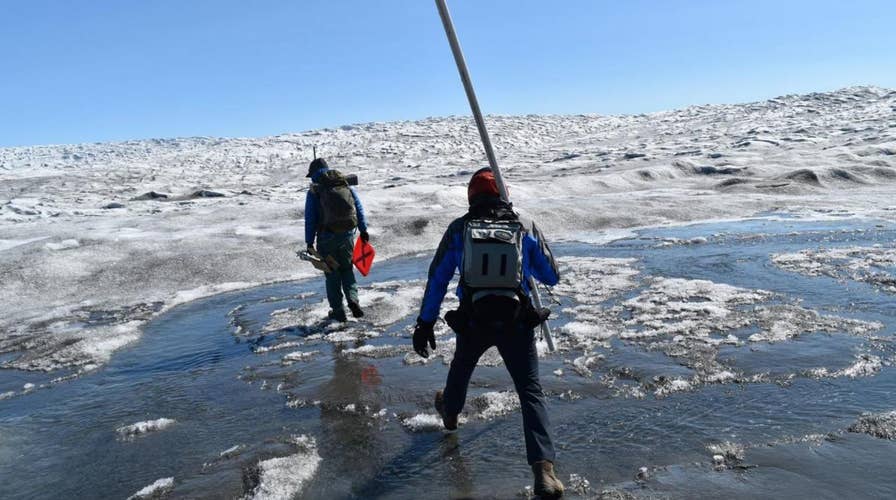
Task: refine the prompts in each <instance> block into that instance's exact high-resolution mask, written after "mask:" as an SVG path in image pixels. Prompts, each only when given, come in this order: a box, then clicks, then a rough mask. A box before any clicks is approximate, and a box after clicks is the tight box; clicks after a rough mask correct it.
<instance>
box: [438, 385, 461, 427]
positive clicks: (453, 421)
mask: <svg viewBox="0 0 896 500" xmlns="http://www.w3.org/2000/svg"><path fill="white" fill-rule="evenodd" d="M435 407H436V411H437V412H439V416H440V417H442V424H443V425H444V426H445V430H449V431H456V430H457V415H452V416H450V417H449V416H448V415H446V414H445V395H444V394H443V393H442V391H436V401H435Z"/></svg>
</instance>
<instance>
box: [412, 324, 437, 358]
mask: <svg viewBox="0 0 896 500" xmlns="http://www.w3.org/2000/svg"><path fill="white" fill-rule="evenodd" d="M435 323H436V322H435V321H423V320H422V319H420V318H417V326H415V327H414V351H415V352H416V353H417V354H419V355H420V356H423V357H424V358H428V357H429V350H428V349H427V348H426V344H427V342H428V343H429V347H431V348H432V349H433V350H435V348H436V335H435V333H433V331H432V327H433V325H435Z"/></svg>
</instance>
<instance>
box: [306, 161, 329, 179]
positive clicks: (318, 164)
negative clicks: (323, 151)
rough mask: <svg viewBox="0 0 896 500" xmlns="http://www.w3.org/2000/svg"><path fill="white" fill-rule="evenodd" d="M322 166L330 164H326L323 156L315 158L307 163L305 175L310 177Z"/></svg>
mask: <svg viewBox="0 0 896 500" xmlns="http://www.w3.org/2000/svg"><path fill="white" fill-rule="evenodd" d="M323 168H330V166H329V165H327V160H324V159H323V158H315V159H314V161H312V162H311V164H310V165H308V175H306V176H305V177H311V176H312V175H314V173H315V172H317V171H318V170H320V169H323Z"/></svg>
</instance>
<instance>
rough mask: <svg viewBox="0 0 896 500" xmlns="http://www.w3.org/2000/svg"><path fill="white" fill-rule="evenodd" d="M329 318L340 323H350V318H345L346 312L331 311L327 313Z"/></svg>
mask: <svg viewBox="0 0 896 500" xmlns="http://www.w3.org/2000/svg"><path fill="white" fill-rule="evenodd" d="M327 318H329V319H332V320H334V321H338V322H340V323H345V322H346V321H348V318H346V317H345V311H334V310H330V312H328V313H327Z"/></svg>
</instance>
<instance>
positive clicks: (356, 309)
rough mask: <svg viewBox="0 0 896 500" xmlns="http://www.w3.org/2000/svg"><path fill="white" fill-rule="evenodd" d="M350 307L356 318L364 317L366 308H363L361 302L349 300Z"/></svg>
mask: <svg viewBox="0 0 896 500" xmlns="http://www.w3.org/2000/svg"><path fill="white" fill-rule="evenodd" d="M348 308H349V310H350V311H351V312H352V316H354V317H356V318H362V317H364V310H363V309H361V304H358V303H357V302H352V301H348Z"/></svg>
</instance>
